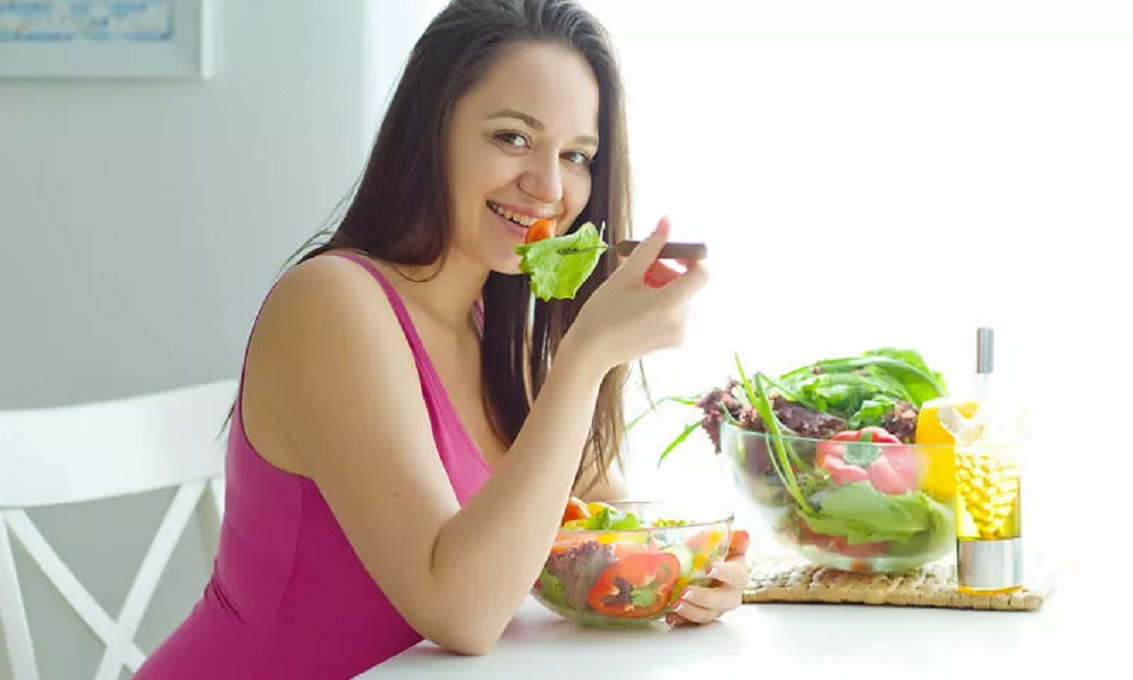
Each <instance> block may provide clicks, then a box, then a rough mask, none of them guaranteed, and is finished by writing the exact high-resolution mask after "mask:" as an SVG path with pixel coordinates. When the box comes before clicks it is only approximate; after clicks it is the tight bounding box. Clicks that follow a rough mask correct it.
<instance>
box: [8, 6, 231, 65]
mask: <svg viewBox="0 0 1133 680" xmlns="http://www.w3.org/2000/svg"><path fill="white" fill-rule="evenodd" d="M212 2H213V0H0V78H178V79H204V78H209V77H210V76H211V75H212V68H213V59H212V50H211V49H210V37H211V36H210V33H211V31H210V25H211V18H212V16H211V15H212Z"/></svg>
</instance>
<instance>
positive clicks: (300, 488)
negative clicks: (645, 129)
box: [136, 0, 746, 680]
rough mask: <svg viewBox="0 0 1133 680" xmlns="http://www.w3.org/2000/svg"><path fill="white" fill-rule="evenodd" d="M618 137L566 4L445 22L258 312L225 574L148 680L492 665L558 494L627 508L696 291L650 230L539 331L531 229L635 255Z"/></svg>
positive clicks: (725, 597)
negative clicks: (440, 656)
mask: <svg viewBox="0 0 1133 680" xmlns="http://www.w3.org/2000/svg"><path fill="white" fill-rule="evenodd" d="M623 126H624V120H623V109H622V95H621V89H620V84H619V76H618V74H617V71H616V66H615V63H614V58H613V55H612V53H611V50H610V47H609V45H608V43H607V38H606V36H605V34H604V33H603V31H602V30H601V28H600V26H599V25H598V24H597V22H596V21H595V20H594V19H592V18H591V17H590V16H589V15H588V14H586V13H585V12H584V11H583V10H581V9H580V8H578V7H577V6H575V5H573V4H571V3H570V2H568V1H565V0H506V1H501V0H456V1H455V2H453V3H452V4H451V5H449V6H448V7H447V8H446V9H445V10H444V11H443V12H442V13H441V14H440V15H439V16H437V17H436V18H435V19H434V21H433V22H432V24H431V25H430V26H429V28H428V29H427V30H426V32H425V33H424V35H423V36H422V37H421V39H420V40H419V42H418V43H417V45H416V47H415V49H414V51H413V53H412V55H411V58H410V60H409V62H408V65H407V67H406V70H405V73H404V75H403V78H402V80H401V83H400V86H399V88H398V90H397V92H396V94H395V96H394V98H393V101H392V102H391V105H390V107H389V111H388V113H387V115H386V117H385V119H384V121H383V124H382V127H381V131H380V134H379V136H378V139H377V142H376V144H375V146H374V149H373V153H372V155H371V157H370V160H369V163H368V166H367V169H366V172H365V174H364V176H363V178H362V181H361V184H360V186H359V188H358V190H357V192H356V195H355V197H354V200H353V203H352V204H351V205H350V207H349V209H348V211H347V213H346V214H345V216H344V218H343V220H342V222H341V224H340V226H339V227H338V229H337V231H336V232H335V233H334V235H333V237H332V238H331V239H330V240H329V242H328V243H326V244H324V245H322V246H320V247H318V248H315V249H314V250H312V251H310V252H309V253H307V254H306V256H305V257H303V258H302V260H301V262H300V263H298V264H297V265H296V266H294V267H292V268H291V269H290V270H289V271H287V272H286V273H285V274H284V275H283V276H282V277H280V280H279V281H278V282H277V283H276V285H275V286H274V288H273V290H272V291H271V292H270V294H269V295H268V297H267V299H266V300H265V302H264V305H263V307H262V308H261V310H260V313H259V315H258V316H257V320H256V323H255V326H254V328H253V332H252V334H251V337H250V339H249V343H248V347H247V351H246V355H245V364H244V371H243V375H242V382H241V390H240V394H239V395H238V397H237V401H236V404H235V408H234V412H233V419H232V427H231V432H230V440H229V448H228V454H227V455H228V459H227V475H228V477H227V484H228V487H227V488H228V491H227V501H226V512H225V518H224V526H223V529H222V535H221V540H220V546H219V553H218V556H217V559H216V564H215V569H214V574H213V577H212V579H211V580H210V582H209V584H208V587H207V589H206V591H205V593H204V596H203V597H202V599H201V601H200V602H199V603H198V605H197V606H196V608H195V609H194V611H193V612H192V614H191V615H190V617H189V618H188V620H187V621H186V622H184V624H183V625H182V626H181V627H180V628H179V629H178V630H177V631H176V632H175V633H174V634H173V635H172V636H171V637H170V638H169V639H168V640H167V641H166V642H165V643H164V644H163V645H162V646H161V647H160V648H159V649H158V650H157V651H156V653H155V654H154V655H153V656H152V658H151V659H150V660H149V661H148V663H147V664H146V665H145V666H143V668H142V669H141V670H140V671H139V673H138V674H137V676H136V677H137V678H140V679H141V680H158V679H162V680H164V679H177V678H194V679H196V678H211V679H214V680H224V679H226V678H241V679H249V678H272V679H273V680H279V679H281V678H284V679H285V678H320V679H324V680H334V679H336V678H349V677H353V676H354V675H355V674H357V673H360V672H363V671H365V670H366V669H368V668H371V667H373V666H375V665H377V664H379V663H381V662H382V661H384V660H386V659H388V658H390V657H392V656H394V655H396V654H398V653H399V652H401V651H403V650H405V649H406V648H408V647H410V646H412V645H413V644H415V643H417V642H418V641H420V640H421V639H422V638H427V639H429V640H431V641H433V642H435V643H436V644H437V645H439V646H440V647H442V648H444V649H447V650H450V651H452V652H455V653H459V654H483V653H486V652H488V651H489V650H490V649H491V648H492V647H493V645H494V644H495V643H496V641H497V640H498V638H499V636H500V634H501V632H502V631H503V630H504V627H505V626H506V624H507V623H508V621H509V620H510V619H511V617H512V616H513V615H514V613H515V612H516V610H517V609H518V607H519V606H520V604H521V602H522V601H523V599H524V597H525V596H526V595H527V594H528V592H529V590H530V588H531V585H532V583H534V582H535V580H536V577H537V575H538V574H539V572H540V569H541V566H542V564H543V562H544V560H545V558H546V556H547V555H548V553H549V552H550V548H551V544H552V541H553V539H554V537H555V533H556V529H557V527H558V525H559V520H560V518H561V517H562V514H563V510H564V507H565V506H566V503H567V500H568V497H569V496H570V495H572V494H575V495H580V496H584V497H585V498H587V499H590V500H600V499H609V498H614V497H617V496H619V495H620V494H621V492H622V489H621V483H620V481H619V480H618V478H617V476H616V475H615V474H612V469H613V464H614V463H615V462H617V452H618V449H619V445H620V443H621V438H622V433H623V429H624V425H623V419H622V412H621V387H622V384H623V382H624V380H625V368H624V366H625V364H627V363H628V362H630V361H633V360H635V359H637V358H638V357H641V356H643V355H645V354H647V353H649V352H651V351H654V350H657V349H661V348H665V347H672V346H675V345H677V344H678V343H679V342H680V339H681V336H682V333H683V327H684V310H685V305H686V303H687V302H688V301H689V299H690V297H691V296H692V295H693V294H694V293H695V292H696V291H697V290H698V289H699V288H701V286H702V285H703V284H704V282H705V280H706V276H707V274H706V272H705V270H704V268H703V267H701V266H697V265H692V266H690V267H689V268H688V269H687V271H686V272H684V273H683V274H682V273H678V272H675V271H673V270H667V269H666V270H664V271H661V272H659V271H658V269H657V268H658V267H659V264H658V261H657V257H658V255H659V253H660V248H661V246H662V245H663V244H664V241H665V239H666V237H667V233H668V225H667V224H666V223H664V222H662V223H661V224H659V225H658V227H657V229H656V230H655V231H654V232H653V233H652V235H651V236H649V237H648V238H647V239H645V240H644V242H643V244H642V245H641V246H640V247H639V248H638V249H637V250H636V251H635V252H634V253H633V254H632V255H631V256H629V257H628V258H626V259H625V260H624V261H623V262H621V263H619V262H618V261H617V257H616V256H615V255H614V254H613V251H612V250H610V251H608V252H607V253H606V254H605V255H604V256H603V259H602V261H601V263H600V265H599V266H598V268H597V269H596V271H595V273H594V274H593V276H592V277H591V278H590V280H589V281H588V282H587V283H586V284H585V285H584V286H583V288H582V289H581V290H580V291H579V293H578V294H577V296H576V298H575V299H573V300H558V301H555V302H553V303H543V302H536V303H534V305H533V312H532V313H529V309H530V306H531V305H532V297H531V293H530V289H529V283H528V281H527V279H526V277H523V276H519V275H518V260H519V258H518V256H517V255H516V252H515V251H516V246H517V245H518V244H520V243H522V242H523V240H524V236H525V230H526V228H527V226H529V225H530V223H531V221H532V219H533V218H547V219H552V220H554V221H555V224H556V225H557V226H556V231H557V232H558V233H560V234H561V233H565V232H567V231H569V230H571V229H573V228H576V227H577V226H578V225H581V224H583V223H585V222H587V221H589V222H593V223H594V224H605V230H604V238H605V239H606V241H607V242H609V243H611V244H613V243H615V242H617V241H618V240H620V239H622V238H623V237H625V235H626V234H627V233H628V232H627V230H628V221H629V178H628V168H627V162H626V157H627V154H626V138H625V132H624V128H623ZM647 273H649V278H650V280H651V281H655V280H656V279H657V278H659V277H658V274H662V275H664V276H663V277H662V278H663V279H664V281H665V285H663V286H660V287H656V284H652V285H646V283H645V281H644V279H645V278H646V275H647ZM473 356H479V357H480V361H470V360H469V358H470V357H473ZM532 395H536V396H534V398H532ZM745 575H746V570H745V569H744V564H743V559H742V556H741V557H739V558H736V559H734V560H730V561H728V562H726V563H725V564H722V565H720V571H719V572H718V578H719V587H715V588H693V589H690V591H689V593H688V601H687V602H685V603H683V604H682V608H681V610H680V612H679V616H677V617H676V618H674V620H673V622H674V623H678V622H691V623H703V622H707V621H711V620H713V619H714V618H716V617H717V616H719V615H720V613H722V612H723V611H726V610H728V609H731V608H733V607H735V606H736V605H738V604H739V602H740V590H739V586H740V584H742V582H743V577H744V576H745Z"/></svg>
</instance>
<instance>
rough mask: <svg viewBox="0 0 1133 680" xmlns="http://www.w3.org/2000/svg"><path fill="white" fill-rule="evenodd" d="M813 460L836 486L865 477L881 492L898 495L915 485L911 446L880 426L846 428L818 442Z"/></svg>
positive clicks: (914, 466)
mask: <svg viewBox="0 0 1133 680" xmlns="http://www.w3.org/2000/svg"><path fill="white" fill-rule="evenodd" d="M814 464H815V465H816V466H817V467H820V468H822V469H823V470H826V472H828V473H829V474H830V478H831V479H833V480H834V483H835V484H838V485H839V486H845V485H847V484H854V483H856V482H865V481H868V482H869V483H870V485H871V486H873V488H874V489H877V490H878V491H880V492H881V493H884V494H889V495H892V496H898V495H901V494H904V493H909V492H910V491H915V490H916V488H917V485H918V479H917V465H916V459H915V458H914V456H913V451H912V449H910V448H909V447H908V446H907V445H905V444H904V443H903V442H902V441H901V440H900V439H898V438H897V437H895V436H894V435H892V434H890V433H889V432H888V431H886V430H885V429H884V428H880V427H873V426H871V427H865V428H862V429H861V430H847V431H845V432H839V433H838V434H836V435H834V436H833V437H832V438H831V439H829V440H826V441H822V442H819V444H818V448H817V450H816V452H815V456H814Z"/></svg>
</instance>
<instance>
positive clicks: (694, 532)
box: [533, 498, 748, 627]
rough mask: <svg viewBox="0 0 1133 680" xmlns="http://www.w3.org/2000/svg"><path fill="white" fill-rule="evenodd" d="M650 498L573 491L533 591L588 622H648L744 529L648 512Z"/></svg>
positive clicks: (738, 541)
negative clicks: (602, 497) (603, 499)
mask: <svg viewBox="0 0 1133 680" xmlns="http://www.w3.org/2000/svg"><path fill="white" fill-rule="evenodd" d="M652 505H655V504H649V503H641V504H638V503H615V504H610V503H586V502H584V501H582V500H580V499H578V498H571V499H570V502H569V503H568V504H567V507H566V510H565V511H564V513H563V519H562V523H561V526H560V531H559V535H558V538H557V539H556V541H555V544H554V546H553V548H552V550H551V555H550V556H549V557H548V558H547V561H546V563H545V564H544V566H543V570H542V572H541V573H540V574H539V579H538V581H537V582H536V583H535V586H534V590H533V593H534V595H535V597H536V599H538V600H539V601H540V602H542V603H543V604H544V605H545V606H547V607H548V608H549V609H551V610H552V611H554V612H556V613H558V614H560V615H562V616H564V617H567V618H570V619H574V620H576V621H579V622H580V623H583V624H586V625H596V626H607V627H624V626H633V625H642V624H649V623H651V622H653V621H656V620H658V619H660V618H662V617H664V616H665V615H666V614H668V613H669V611H670V610H671V609H672V607H673V606H674V605H675V604H676V602H677V600H678V599H679V598H680V596H681V594H682V593H683V592H684V589H685V587H686V586H688V585H689V584H690V583H697V582H700V581H701V580H704V579H706V577H705V575H704V570H705V569H706V567H707V565H709V564H711V563H713V562H716V561H719V560H721V559H724V558H725V557H726V556H727V555H728V554H729V548H734V549H735V551H737V552H742V551H743V550H744V549H746V547H747V546H746V542H747V540H748V539H747V534H746V532H742V531H735V532H733V531H732V530H731V518H730V517H728V518H722V519H720V520H718V521H713V522H699V523H698V522H693V521H690V520H684V519H670V518H659V517H658V518H650V507H649V506H652Z"/></svg>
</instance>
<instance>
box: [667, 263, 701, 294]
mask: <svg viewBox="0 0 1133 680" xmlns="http://www.w3.org/2000/svg"><path fill="white" fill-rule="evenodd" d="M706 283H708V267H706V266H705V264H704V262H702V261H697V262H693V263H691V266H690V267H689V268H688V271H686V272H685V273H684V274H680V275H678V276H677V278H676V280H675V281H673V282H672V283H669V284H668V285H666V286H665V288H664V291H665V293H666V295H668V296H669V297H670V298H671V299H672V300H673V301H674V302H683V301H685V300H688V299H689V298H691V297H692V295H693V293H695V292H696V291H698V290H700V289H701V288H703V287H704V284H706Z"/></svg>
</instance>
